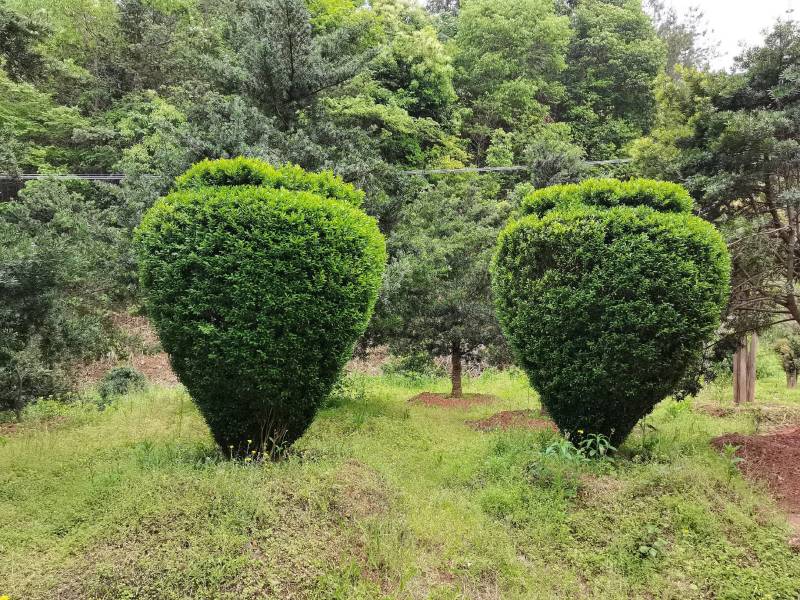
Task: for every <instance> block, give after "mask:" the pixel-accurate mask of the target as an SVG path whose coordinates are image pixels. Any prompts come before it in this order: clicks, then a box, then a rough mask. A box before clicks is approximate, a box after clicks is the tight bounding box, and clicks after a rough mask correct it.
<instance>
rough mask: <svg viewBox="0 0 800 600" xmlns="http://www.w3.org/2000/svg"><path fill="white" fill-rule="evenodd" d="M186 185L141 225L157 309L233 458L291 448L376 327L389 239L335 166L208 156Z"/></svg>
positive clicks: (147, 284) (145, 270) (186, 376)
mask: <svg viewBox="0 0 800 600" xmlns="http://www.w3.org/2000/svg"><path fill="white" fill-rule="evenodd" d="M177 188H178V189H177V190H176V191H174V192H172V193H170V194H169V195H168V196H166V197H164V198H162V199H160V200H159V201H158V202H156V204H155V205H154V206H153V207H152V208H151V209H150V210H149V211H148V212H147V213H146V214H145V216H144V218H143V220H142V223H141V225H140V226H139V228H138V230H137V233H136V239H137V245H138V249H139V255H140V269H141V281H142V286H143V288H144V290H145V299H146V306H147V310H148V313H149V315H150V316H151V318H152V320H153V322H154V323H155V326H156V328H157V330H158V332H159V336H160V338H161V342H162V345H163V346H164V349H165V350H166V351H167V352H168V353H169V355H170V359H171V361H172V365H173V368H174V369H175V372H176V373H177V375H178V377H179V378H180V380H181V382H182V383H183V384H184V385H185V386H186V388H187V389H188V391H189V393H190V394H191V396H192V397H193V398H194V400H195V401H196V402H197V404H198V406H199V408H200V410H201V412H202V413H203V416H204V417H205V419H206V421H207V423H208V425H209V427H210V429H211V432H212V433H213V435H214V437H215V439H216V441H217V443H218V444H220V446H222V447H223V448H224V449H225V451H226V453H228V448H229V447H230V446H233V447H234V449H235V451H236V452H240V451H244V450H245V449H246V448H248V447H249V448H250V449H252V448H254V447H256V448H261V449H262V450H268V451H271V450H272V448H273V446H276V445H277V446H285V445H286V444H289V443H291V442H293V441H294V440H295V439H296V438H298V437H299V436H300V435H301V434H302V433H303V432H304V431H305V430H306V428H307V427H308V425H309V424H310V423H311V420H312V419H313V417H314V414H315V412H316V410H317V408H318V406H319V405H320V404H321V403H322V402H323V401H324V399H325V397H326V396H327V394H328V393H329V392H330V390H331V388H332V386H333V385H334V383H335V382H336V379H337V377H338V376H339V373H340V371H341V369H342V367H343V366H344V364H345V362H346V361H347V360H348V358H349V357H350V355H351V352H352V349H353V346H354V344H355V343H356V341H357V339H358V337H359V336H360V335H361V334H362V333H363V331H364V329H365V328H366V326H367V322H368V321H369V318H370V315H371V313H372V309H373V306H374V304H375V300H376V296H377V292H378V287H379V285H380V282H381V276H382V273H383V268H384V264H385V262H386V250H385V244H384V240H383V236H382V235H381V233H380V232H379V230H378V227H377V224H376V222H375V220H374V219H372V218H371V217H368V216H367V215H366V214H364V212H362V211H361V210H360V209H359V208H358V205H359V204H360V203H361V199H362V194H361V193H360V192H358V191H356V190H355V189H354V188H353V187H352V186H349V185H347V184H345V183H344V182H342V181H341V180H339V179H337V178H335V177H334V176H333V175H331V174H325V173H323V174H314V173H305V172H304V171H303V170H302V169H300V168H298V167H281V168H274V167H272V166H270V165H267V164H265V163H262V162H260V161H256V160H252V159H242V158H239V159H231V160H217V161H204V162H202V163H199V164H197V165H195V166H194V167H192V168H191V169H189V171H187V173H186V174H185V175H183V176H182V177H180V178H178V180H177ZM248 440H251V441H250V442H248Z"/></svg>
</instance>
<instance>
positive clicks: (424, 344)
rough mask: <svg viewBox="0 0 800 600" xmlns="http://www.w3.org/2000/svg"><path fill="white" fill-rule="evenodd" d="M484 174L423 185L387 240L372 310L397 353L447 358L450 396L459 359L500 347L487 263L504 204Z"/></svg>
mask: <svg viewBox="0 0 800 600" xmlns="http://www.w3.org/2000/svg"><path fill="white" fill-rule="evenodd" d="M497 192H498V189H497V184H496V182H494V181H493V180H492V179H491V178H489V177H483V178H479V177H469V176H458V177H450V178H447V179H442V180H440V181H437V182H434V183H432V184H431V185H430V186H429V187H427V188H426V189H424V190H423V191H422V192H421V193H420V194H419V195H418V196H417V197H416V199H415V200H414V201H413V202H411V203H410V204H409V205H408V206H406V208H405V210H404V212H403V218H402V219H401V220H400V223H399V224H398V225H397V227H396V228H395V230H394V231H393V233H392V236H391V238H390V239H389V246H390V251H391V252H392V253H393V258H392V259H391V260H390V263H389V266H388V268H387V272H386V275H385V281H386V283H385V285H384V290H383V292H382V295H381V299H380V301H379V302H380V304H381V306H380V308H379V311H380V313H381V315H382V318H383V319H385V320H386V323H385V326H386V327H387V328H388V329H389V332H390V346H392V347H393V348H394V349H395V350H396V351H400V352H415V351H424V352H427V353H429V354H430V355H431V356H450V360H451V378H452V389H451V394H452V396H454V397H459V396H460V395H461V393H462V384H461V372H462V368H461V367H462V362H463V360H465V359H467V358H469V357H472V356H475V355H476V354H477V353H480V352H481V351H484V352H487V351H491V350H492V348H493V347H497V346H502V344H503V341H502V334H501V333H500V329H499V326H498V324H497V320H496V318H495V316H494V306H493V303H492V298H491V289H490V278H489V261H490V259H491V256H492V253H493V252H494V245H495V241H496V239H497V234H498V232H499V230H500V228H501V227H502V225H503V224H504V223H505V221H506V219H507V218H508V215H509V212H510V209H511V206H510V204H509V203H507V202H499V201H497V200H496V196H497Z"/></svg>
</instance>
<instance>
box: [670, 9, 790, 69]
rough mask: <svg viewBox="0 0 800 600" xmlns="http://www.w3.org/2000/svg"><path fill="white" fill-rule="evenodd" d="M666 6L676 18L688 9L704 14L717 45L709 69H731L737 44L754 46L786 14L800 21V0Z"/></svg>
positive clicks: (736, 52) (736, 51) (737, 52)
mask: <svg viewBox="0 0 800 600" xmlns="http://www.w3.org/2000/svg"><path fill="white" fill-rule="evenodd" d="M665 3H669V4H672V5H673V6H674V7H675V8H676V9H677V11H678V13H679V14H683V13H684V12H685V10H686V9H687V8H689V7H691V6H697V7H699V8H700V9H701V10H702V11H703V13H705V16H706V21H707V23H708V25H709V27H710V29H711V30H712V33H711V37H712V38H713V39H714V40H716V41H718V42H719V43H720V45H719V53H720V56H719V57H717V58H716V59H715V60H714V61H713V62H712V65H711V66H712V67H714V68H717V69H728V68H730V67H731V66H732V65H733V59H734V57H735V56H736V55H737V54H739V47H740V46H739V43H740V42H741V41H744V42H746V43H747V45H748V46H752V45H755V44H757V43H758V42H759V41H760V40H761V39H762V36H761V31H762V30H763V29H764V28H767V27H770V26H771V25H772V24H773V23H774V22H775V20H776V19H777V18H778V17H780V16H784V15H785V14H786V11H787V10H789V9H794V11H795V12H794V13H793V16H794V18H795V19H800V0H666V2H665Z"/></svg>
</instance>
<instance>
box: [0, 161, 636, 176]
mask: <svg viewBox="0 0 800 600" xmlns="http://www.w3.org/2000/svg"><path fill="white" fill-rule="evenodd" d="M631 160H632V159H630V158H614V159H610V160H587V161H585V162H584V164H587V165H617V164H623V163H629V162H631ZM530 170H531V167H530V166H527V165H514V166H510V167H459V168H456V169H408V170H405V171H399V173H401V174H403V175H446V174H447V173H510V172H513V171H530ZM126 177H127V175H125V174H123V173H59V174H53V175H50V174H46V173H44V174H43V173H21V174H19V175H8V174H0V180H2V181H29V180H31V179H85V180H89V181H122V180H123V179H125V178H126ZM142 177H158V175H142Z"/></svg>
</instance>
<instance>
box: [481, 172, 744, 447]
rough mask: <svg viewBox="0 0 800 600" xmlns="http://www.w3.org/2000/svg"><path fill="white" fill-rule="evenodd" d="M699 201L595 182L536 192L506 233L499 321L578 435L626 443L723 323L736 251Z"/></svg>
mask: <svg viewBox="0 0 800 600" xmlns="http://www.w3.org/2000/svg"><path fill="white" fill-rule="evenodd" d="M691 206H692V203H691V198H690V197H689V195H688V193H687V192H686V191H685V190H684V189H683V188H681V187H680V186H677V185H675V184H670V183H663V182H657V181H649V180H634V181H630V182H620V181H616V180H609V179H605V180H589V181H586V182H584V183H580V184H572V185H563V186H555V187H553V188H547V189H543V190H540V191H537V192H535V193H533V194H532V195H531V196H530V197H528V198H527V199H526V200H525V201H524V202H523V203H522V215H521V216H520V217H519V218H518V219H517V220H513V221H512V222H510V223H509V224H508V225H507V227H506V228H505V230H504V231H503V232H502V233H501V235H500V238H499V241H498V248H497V252H496V255H495V257H494V261H493V265H492V277H493V290H494V294H495V302H496V309H497V316H498V318H499V320H500V323H501V325H502V327H503V330H504V332H505V334H506V336H507V338H508V340H509V342H510V344H511V346H512V348H513V350H514V353H515V355H516V358H517V360H518V362H519V364H520V366H522V368H523V369H524V370H525V371H526V373H527V374H528V377H529V379H530V381H531V384H532V385H533V386H534V387H535V388H536V389H537V390H538V391H539V394H540V395H541V399H542V402H543V403H544V405H545V406H546V407H547V409H548V410H549V411H550V414H551V415H552V416H553V418H554V420H555V421H556V424H557V425H558V426H559V428H560V429H561V430H562V431H564V432H566V433H569V434H570V435H571V436H572V437H573V439H574V438H578V439H579V438H580V437H581V436H583V435H587V434H590V433H600V434H603V435H606V436H608V437H609V438H610V439H611V440H612V443H614V444H615V445H617V444H619V443H621V442H622V441H623V440H624V439H625V437H627V435H628V434H629V433H630V431H631V429H632V428H633V427H634V426H635V425H636V423H637V422H638V421H639V419H641V418H642V417H643V416H645V415H647V414H648V413H649V412H650V411H651V410H652V409H653V407H654V406H655V405H656V403H658V402H659V401H660V400H662V399H663V398H664V397H665V396H667V395H669V394H670V393H672V392H673V391H674V390H675V388H676V386H677V385H678V383H679V381H680V380H681V376H682V375H683V373H684V371H685V370H686V368H687V367H688V366H689V365H690V364H691V363H693V362H694V361H695V360H696V359H697V358H698V355H699V353H700V352H701V351H702V346H703V344H704V342H706V341H707V340H708V339H709V338H710V337H711V336H712V334H713V332H714V330H715V328H716V326H717V325H718V322H719V317H720V313H721V311H722V308H723V306H724V303H725V301H726V299H727V294H728V287H729V279H730V258H729V256H728V252H727V248H726V245H725V242H724V240H723V239H722V236H721V235H720V234H719V233H718V232H717V231H716V229H714V227H713V226H712V225H711V224H709V223H707V222H706V221H703V220H702V219H700V218H698V217H696V216H693V215H692V214H691V213H690V210H691Z"/></svg>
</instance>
